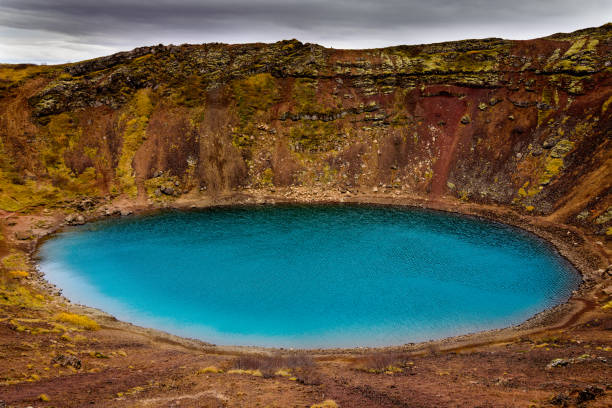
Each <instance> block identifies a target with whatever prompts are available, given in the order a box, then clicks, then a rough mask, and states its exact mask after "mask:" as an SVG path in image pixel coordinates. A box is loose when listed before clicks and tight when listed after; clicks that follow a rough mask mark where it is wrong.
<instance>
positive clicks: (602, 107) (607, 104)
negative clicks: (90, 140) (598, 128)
mask: <svg viewBox="0 0 612 408" xmlns="http://www.w3.org/2000/svg"><path fill="white" fill-rule="evenodd" d="M611 103H612V96H610V97H609V98H608V99H606V101H605V102H604V103H603V104H602V105H601V114H602V115H603V114H604V113H606V111H607V110H608V106H610V104H611Z"/></svg>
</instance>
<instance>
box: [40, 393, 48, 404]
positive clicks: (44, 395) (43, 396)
mask: <svg viewBox="0 0 612 408" xmlns="http://www.w3.org/2000/svg"><path fill="white" fill-rule="evenodd" d="M38 399H39V400H40V401H42V402H49V401H51V398H49V396H48V395H47V394H40V395H39V396H38Z"/></svg>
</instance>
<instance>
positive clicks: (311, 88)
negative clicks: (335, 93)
mask: <svg viewBox="0 0 612 408" xmlns="http://www.w3.org/2000/svg"><path fill="white" fill-rule="evenodd" d="M317 84H318V82H317V80H315V79H310V78H297V79H296V80H295V81H294V83H293V95H292V97H293V101H294V103H295V107H296V109H297V110H298V111H301V112H314V111H317V108H318V106H317V100H316V96H317Z"/></svg>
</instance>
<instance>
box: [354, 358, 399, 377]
mask: <svg viewBox="0 0 612 408" xmlns="http://www.w3.org/2000/svg"><path fill="white" fill-rule="evenodd" d="M406 365H407V363H406V358H405V357H404V356H403V355H402V354H399V353H375V354H370V355H368V356H367V357H365V358H364V359H363V360H362V361H361V363H360V364H359V365H358V367H357V369H359V370H363V371H367V372H370V373H387V374H394V373H401V372H402V371H403V367H406Z"/></svg>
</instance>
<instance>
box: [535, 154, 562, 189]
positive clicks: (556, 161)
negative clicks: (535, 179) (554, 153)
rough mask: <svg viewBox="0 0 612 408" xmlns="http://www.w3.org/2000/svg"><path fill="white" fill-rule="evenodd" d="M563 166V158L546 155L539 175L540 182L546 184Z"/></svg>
mask: <svg viewBox="0 0 612 408" xmlns="http://www.w3.org/2000/svg"><path fill="white" fill-rule="evenodd" d="M562 168H563V159H561V158H553V157H547V158H546V162H545V164H544V174H543V175H542V177H540V184H547V183H548V182H550V180H551V179H552V178H553V177H555V176H556V175H557V174H559V172H560V171H561V169H562Z"/></svg>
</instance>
